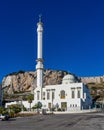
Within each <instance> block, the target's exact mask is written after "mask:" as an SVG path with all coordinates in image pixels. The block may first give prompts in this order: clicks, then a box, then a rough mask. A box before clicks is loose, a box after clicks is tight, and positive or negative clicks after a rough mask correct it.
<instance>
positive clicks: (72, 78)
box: [62, 74, 76, 84]
mask: <svg viewBox="0 0 104 130" xmlns="http://www.w3.org/2000/svg"><path fill="white" fill-rule="evenodd" d="M75 82H76V78H75V76H74V75H72V74H68V75H66V76H64V78H63V80H62V84H69V83H75Z"/></svg>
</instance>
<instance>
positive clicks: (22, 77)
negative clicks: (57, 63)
mask: <svg viewBox="0 0 104 130" xmlns="http://www.w3.org/2000/svg"><path fill="white" fill-rule="evenodd" d="M66 74H68V72H66V71H60V70H59V71H54V70H45V71H44V78H43V79H44V80H43V82H44V86H45V85H55V84H61V82H62V78H63V77H64V76H65V75H66ZM2 88H3V89H4V93H7V94H14V93H19V92H27V91H33V90H34V89H35V88H36V71H31V72H24V71H19V72H17V73H12V74H9V75H7V76H6V77H4V78H3V80H2Z"/></svg>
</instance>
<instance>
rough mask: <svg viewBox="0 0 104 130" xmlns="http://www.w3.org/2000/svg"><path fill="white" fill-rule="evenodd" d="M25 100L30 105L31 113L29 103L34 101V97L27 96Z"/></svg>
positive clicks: (31, 95)
mask: <svg viewBox="0 0 104 130" xmlns="http://www.w3.org/2000/svg"><path fill="white" fill-rule="evenodd" d="M27 100H28V103H30V111H31V103H32V101H33V100H34V95H33V94H29V95H28V96H27Z"/></svg>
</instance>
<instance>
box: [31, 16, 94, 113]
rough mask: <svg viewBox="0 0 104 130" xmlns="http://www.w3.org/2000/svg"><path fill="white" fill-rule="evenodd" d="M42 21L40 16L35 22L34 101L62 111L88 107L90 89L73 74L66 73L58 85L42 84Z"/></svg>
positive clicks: (46, 107) (90, 101)
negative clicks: (35, 78) (36, 46)
mask: <svg viewBox="0 0 104 130" xmlns="http://www.w3.org/2000/svg"><path fill="white" fill-rule="evenodd" d="M42 36H43V23H42V21H41V17H40V18H39V22H38V23H37V44H38V51H37V65H36V70H37V88H36V89H35V90H34V103H37V102H41V103H42V107H43V108H45V109H51V108H54V107H57V108H60V109H61V110H64V111H72V110H82V109H89V108H90V107H91V103H92V98H91V96H90V91H89V89H88V87H87V86H86V85H84V84H83V83H82V82H78V81H77V80H76V78H75V76H74V75H72V74H68V75H66V76H65V77H64V78H63V80H62V84H60V85H47V86H43V69H44V67H43V56H42V41H43V40H42Z"/></svg>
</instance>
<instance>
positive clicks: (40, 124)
mask: <svg viewBox="0 0 104 130" xmlns="http://www.w3.org/2000/svg"><path fill="white" fill-rule="evenodd" d="M0 130H104V113H89V114H62V115H36V116H33V117H25V118H15V119H10V120H9V121H0Z"/></svg>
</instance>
